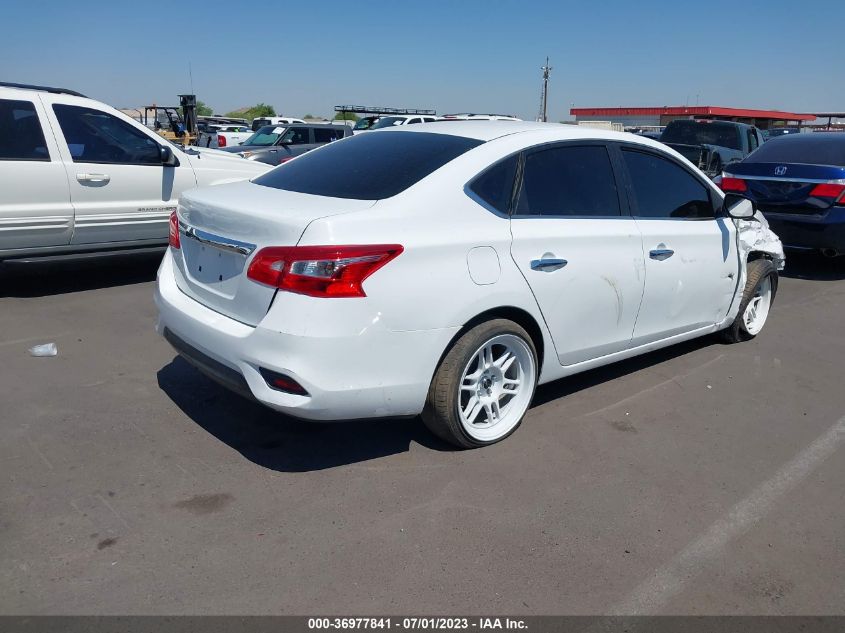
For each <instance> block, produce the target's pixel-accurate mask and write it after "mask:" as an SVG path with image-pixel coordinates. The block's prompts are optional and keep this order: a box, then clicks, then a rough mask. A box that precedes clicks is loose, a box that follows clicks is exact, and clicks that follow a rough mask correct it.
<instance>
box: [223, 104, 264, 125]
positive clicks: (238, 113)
mask: <svg viewBox="0 0 845 633" xmlns="http://www.w3.org/2000/svg"><path fill="white" fill-rule="evenodd" d="M226 116H227V117H232V118H235V119H246V120H247V121H251V120H252V119H257V118H259V117H265V116H276V108H274V107H273V106H271V105H267V104H266V103H257V104H255V105H254V106H252V107H251V108H241V109H240V110H233V111H232V112H228V113H226Z"/></svg>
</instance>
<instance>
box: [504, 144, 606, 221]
mask: <svg viewBox="0 0 845 633" xmlns="http://www.w3.org/2000/svg"><path fill="white" fill-rule="evenodd" d="M620 213H621V211H620V207H619V193H618V191H617V187H616V178H615V177H614V175H613V167H612V165H611V162H610V156H609V155H608V153H607V148H606V147H605V146H603V145H583V146H559V147H552V148H550V149H542V150H538V151H533V152H530V153H528V154H526V156H525V169H524V171H523V176H522V187H521V188H520V192H519V197H518V198H517V204H516V210H515V215H520V216H527V215H528V216H530V215H548V216H587V217H608V216H611V217H612V216H618V215H620Z"/></svg>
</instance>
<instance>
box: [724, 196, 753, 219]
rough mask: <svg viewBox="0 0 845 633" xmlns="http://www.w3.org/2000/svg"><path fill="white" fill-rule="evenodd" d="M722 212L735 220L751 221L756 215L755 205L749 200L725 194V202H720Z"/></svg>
mask: <svg viewBox="0 0 845 633" xmlns="http://www.w3.org/2000/svg"><path fill="white" fill-rule="evenodd" d="M722 211H724V213H725V215H727V216H728V217H730V218H733V219H735V220H751V219H753V218H754V214H755V213H757V205H756V204H755V203H754V201H753V200H751V198H746V197H745V196H741V195H739V194H737V193H726V194H725V200H724V201H723V202H722Z"/></svg>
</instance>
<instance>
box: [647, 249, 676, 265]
mask: <svg viewBox="0 0 845 633" xmlns="http://www.w3.org/2000/svg"><path fill="white" fill-rule="evenodd" d="M674 254H675V251H673V250H672V249H671V248H655V249H654V250H653V251H649V252H648V256H649V257H651V258H652V259H656V260H657V261H660V262H662V261H663V260H664V259H669V258H670V257H672V255H674Z"/></svg>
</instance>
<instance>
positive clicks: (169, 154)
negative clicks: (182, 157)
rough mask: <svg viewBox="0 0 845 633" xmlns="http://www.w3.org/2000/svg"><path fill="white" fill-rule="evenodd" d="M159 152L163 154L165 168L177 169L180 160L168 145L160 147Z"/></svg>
mask: <svg viewBox="0 0 845 633" xmlns="http://www.w3.org/2000/svg"><path fill="white" fill-rule="evenodd" d="M159 152H160V154H161V164H162V165H164V166H165V167H176V166H177V165H178V164H179V159H178V158H176V154H174V153H173V150H172V149H171V148H170V147H168V146H167V145H160V146H159Z"/></svg>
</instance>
